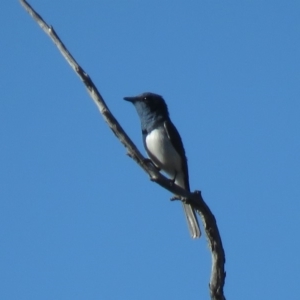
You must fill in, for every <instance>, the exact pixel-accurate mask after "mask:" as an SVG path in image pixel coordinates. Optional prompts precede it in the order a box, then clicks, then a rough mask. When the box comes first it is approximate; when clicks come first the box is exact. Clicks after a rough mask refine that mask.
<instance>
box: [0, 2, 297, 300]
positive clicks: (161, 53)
mask: <svg viewBox="0 0 300 300" xmlns="http://www.w3.org/2000/svg"><path fill="white" fill-rule="evenodd" d="M30 3H31V4H32V5H33V7H34V8H35V9H36V10H37V11H38V12H39V13H40V14H41V15H42V16H43V17H44V19H45V20H46V21H47V22H48V23H49V24H51V25H53V26H54V28H55V29H56V31H57V33H58V34H59V36H60V37H61V38H62V40H63V41H64V43H65V44H66V46H67V47H68V49H69V50H70V51H71V53H72V54H73V55H74V56H75V58H76V59H77V61H78V62H79V63H80V64H81V65H82V67H83V68H84V69H85V71H86V72H88V73H89V75H90V76H91V77H92V79H93V80H94V82H95V84H96V85H97V86H98V88H99V90H100V92H101V93H102V95H103V97H104V98H105V100H106V102H107V104H108V106H109V107H110V109H111V111H112V112H113V114H114V115H115V117H116V118H117V119H118V120H119V122H120V123H121V125H122V126H123V128H124V129H125V130H126V131H127V132H128V134H129V135H130V137H131V138H132V139H133V141H134V142H135V143H136V144H137V146H138V147H139V148H140V149H141V150H142V151H143V153H144V150H143V148H142V140H141V132H140V124H139V120H138V117H137V114H136V112H135V110H134V108H133V107H132V105H130V104H129V103H127V102H125V101H123V100H122V98H123V97H124V96H131V95H136V94H138V93H141V92H144V91H152V92H156V93H159V94H161V95H163V96H164V98H165V100H166V101H167V103H168V106H169V110H170V114H171V117H172V120H173V121H174V123H175V124H176V126H177V127H178V129H179V131H180V133H181V135H182V138H183V141H184V144H185V148H186V152H187V156H188V159H189V161H188V162H189V169H190V184H191V187H192V189H200V190H201V191H202V194H203V197H204V199H205V201H206V202H207V203H208V204H209V206H210V208H211V210H212V211H213V213H214V214H215V217H216V219H217V222H218V225H219V229H220V232H221V235H222V238H223V244H224V248H225V251H226V257H227V263H226V271H227V279H226V285H225V294H226V296H227V299H239V300H240V299H243V300H248V299H251V300H252V299H295V295H299V294H300V279H299V271H300V260H299V258H298V253H300V242H299V227H300V201H299V198H300V187H299V182H300V180H299V179H300V178H299V177H300V176H299V170H300V155H299V153H300V139H299V129H300V121H299V120H300V118H299V115H300V101H299V99H300V84H299V82H300V81H299V80H300V59H299V53H300V39H299V37H300V19H299V14H300V2H299V1H157V0H151V1H148V0H147V1H141V0H140V1H137V0H129V1H95V0H94V1H90V0H88V1H72V4H70V1H65V0H61V1H36V0H32V1H30ZM0 24H1V30H0V40H1V44H2V46H1V51H2V52H1V56H0V65H1V71H0V74H1V87H2V88H1V101H0V122H1V124H0V137H1V145H0V165H1V171H0V179H1V183H2V184H1V189H0V244H1V247H0V298H1V299H4V300H6V299H7V300H15V299H16V300H22V299H32V300H35V299H46V300H48V299H56V300H58V299H72V300H77V299H107V300H110V299H111V300H115V299H132V300H134V299H145V300H147V299H173V300H174V299H176V300H177V299H178V300H181V299H185V300H190V299H209V294H208V282H209V277H210V268H211V258H210V253H209V251H208V247H207V242H206V238H205V237H203V238H202V239H200V240H198V241H193V240H191V238H190V237H189V234H188V230H187V226H186V224H185V220H184V216H183V212H182V209H181V207H180V206H181V205H180V203H171V202H170V201H169V198H170V196H171V195H170V193H169V192H167V191H165V190H163V189H161V188H160V187H159V186H157V185H155V184H154V183H152V182H150V181H149V179H148V177H147V176H146V174H145V173H144V172H143V171H142V170H141V169H140V168H139V167H138V166H137V165H136V164H135V163H134V162H133V161H132V160H131V159H129V158H128V157H127V156H126V151H125V149H124V148H123V146H122V145H121V144H120V143H119V141H118V140H117V139H116V138H115V136H114V135H113V134H112V132H111V131H110V130H109V129H108V127H107V125H106V124H105V123H104V121H103V119H102V117H101V115H100V114H99V113H98V111H97V108H96V106H95V105H94V103H93V102H92V101H91V99H90V98H89V97H88V95H87V93H86V91H85V88H84V86H83V85H82V83H81V82H80V81H79V80H78V78H77V76H76V75H75V74H74V73H73V71H72V70H71V68H70V67H69V66H68V65H67V64H66V62H65V61H64V59H63V58H62V57H61V55H60V53H59V52H58V51H57V49H56V48H55V46H54V45H53V44H52V42H51V41H50V39H49V38H48V37H47V36H46V35H45V34H44V33H43V32H42V30H41V29H40V28H39V27H38V26H37V25H36V23H35V22H34V21H33V20H32V19H31V18H30V17H29V15H28V14H27V13H26V12H25V11H24V10H23V8H22V7H21V6H20V5H19V3H18V1H6V2H5V9H4V8H3V9H1V10H0Z"/></svg>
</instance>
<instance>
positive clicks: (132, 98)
mask: <svg viewBox="0 0 300 300" xmlns="http://www.w3.org/2000/svg"><path fill="white" fill-rule="evenodd" d="M123 99H124V100H126V101H129V102H131V103H134V102H135V101H136V97H124V98H123Z"/></svg>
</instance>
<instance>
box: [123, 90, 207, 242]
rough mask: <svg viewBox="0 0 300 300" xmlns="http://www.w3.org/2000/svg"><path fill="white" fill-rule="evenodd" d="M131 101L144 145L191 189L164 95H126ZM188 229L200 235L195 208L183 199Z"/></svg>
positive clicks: (178, 181)
mask: <svg viewBox="0 0 300 300" xmlns="http://www.w3.org/2000/svg"><path fill="white" fill-rule="evenodd" d="M124 100H126V101H129V102H131V103H132V104H133V105H134V106H135V108H136V110H137V113H138V115H139V118H140V121H141V127H142V136H143V143H144V148H145V150H146V152H147V154H148V156H149V158H150V160H151V161H152V162H153V164H154V165H155V166H156V167H157V168H158V169H160V170H162V171H164V172H165V173H166V174H167V175H168V176H169V177H170V179H171V180H172V181H173V182H174V183H175V184H177V185H178V186H180V187H181V188H183V189H185V190H187V191H189V192H190V184H189V173H188V165H187V158H186V155H185V149H184V146H183V143H182V139H181V136H180V134H179V132H178V130H177V129H176V127H175V125H174V124H173V123H172V121H171V119H170V116H169V111H168V107H167V104H166V102H165V100H164V99H163V97H162V96H160V95H158V94H154V93H150V92H146V93H142V94H140V95H138V96H134V97H124ZM182 204H183V209H184V213H185V216H186V220H187V223H188V228H189V231H190V234H191V237H192V238H193V239H196V238H199V237H200V236H201V231H200V228H199V223H198V219H197V216H196V213H195V210H194V209H193V207H192V206H191V205H190V204H188V203H185V202H182Z"/></svg>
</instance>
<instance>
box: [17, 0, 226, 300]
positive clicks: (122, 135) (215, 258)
mask: <svg viewBox="0 0 300 300" xmlns="http://www.w3.org/2000/svg"><path fill="white" fill-rule="evenodd" d="M20 3H21V5H22V6H23V7H24V8H25V10H26V11H27V12H28V13H29V14H30V15H31V16H32V18H33V19H34V20H35V21H36V22H37V23H38V25H39V26H40V27H41V28H42V29H43V30H44V32H45V33H46V34H47V35H48V36H49V37H50V38H51V40H52V41H53V42H54V44H55V45H56V47H57V48H58V50H59V51H60V52H61V54H62V55H63V57H64V58H65V59H66V60H67V62H68V63H69V65H70V66H71V67H72V69H73V70H74V71H75V73H76V74H77V75H78V76H79V78H80V79H81V80H82V81H83V83H84V85H85V86H86V88H87V91H88V93H89V95H90V96H91V98H92V99H93V101H94V102H95V104H96V105H97V107H98V109H99V111H100V113H101V114H102V116H103V118H104V120H105V122H106V123H107V124H108V126H109V127H110V129H111V130H112V131H113V133H114V134H115V135H116V137H117V138H118V139H119V140H120V142H121V143H122V144H123V145H124V146H125V147H126V149H127V151H128V155H129V156H130V157H131V158H132V159H133V160H135V161H136V162H137V163H138V164H139V165H140V166H141V168H142V169H143V170H144V171H145V172H146V173H147V174H148V175H149V177H150V179H151V180H152V181H154V182H156V183H157V184H159V185H160V186H162V187H163V188H165V189H167V190H168V191H170V192H172V193H174V194H176V195H179V197H177V199H179V200H181V201H187V202H189V203H190V204H191V205H192V206H193V207H194V208H195V209H196V210H197V211H198V213H199V214H200V216H201V219H202V222H203V226H204V229H205V232H206V235H207V238H208V242H209V247H210V250H211V253H212V272H211V278H210V283H209V289H210V296H211V299H212V300H225V296H224V293H223V287H224V284H225V276H226V273H225V267H224V265H225V252H224V249H223V246H222V240H221V236H220V233H219V229H218V226H217V222H216V219H215V217H214V215H213V214H212V212H211V211H210V209H209V207H208V206H207V204H206V203H205V202H204V200H203V198H202V195H201V192H199V191H195V192H194V193H189V192H187V191H186V190H184V189H182V188H181V187H179V186H177V185H175V184H172V183H171V182H170V180H169V179H167V178H166V177H165V176H163V175H162V174H161V173H159V171H158V170H157V169H156V168H155V167H154V166H153V165H152V164H151V163H149V161H148V160H147V159H145V158H144V156H143V155H142V154H141V153H140V152H139V150H138V149H137V147H136V146H135V145H134V143H133V142H132V141H131V139H130V138H129V137H128V135H127V134H126V132H125V131H124V130H123V128H122V127H121V126H120V124H119V123H118V121H117V120H116V119H115V117H114V116H113V115H112V113H111V112H110V110H109V109H108V107H107V105H106V104H105V101H104V99H103V98H102V96H101V94H100V93H99V91H98V90H97V88H96V86H95V85H94V83H93V81H92V80H91V78H90V77H89V75H88V74H87V73H86V72H85V71H84V70H83V69H82V68H81V66H80V65H79V64H78V63H77V62H76V60H75V59H74V58H73V56H72V55H71V53H70V52H69V51H68V50H67V48H66V47H65V45H64V44H63V43H62V41H61V40H60V38H59V37H58V35H57V34H56V32H55V31H54V29H53V27H51V26H49V25H48V24H47V23H46V22H45V21H44V20H43V18H42V17H41V16H40V15H39V14H38V13H37V12H36V11H35V10H34V9H33V8H32V7H31V6H30V5H29V4H28V2H27V1H25V0H20Z"/></svg>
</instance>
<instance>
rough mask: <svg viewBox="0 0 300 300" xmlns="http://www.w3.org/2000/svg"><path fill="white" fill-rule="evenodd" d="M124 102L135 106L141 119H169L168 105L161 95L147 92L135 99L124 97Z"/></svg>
mask: <svg viewBox="0 0 300 300" xmlns="http://www.w3.org/2000/svg"><path fill="white" fill-rule="evenodd" d="M124 100H126V101H129V102H131V103H132V104H133V105H134V106H135V108H136V110H137V112H138V114H139V116H140V118H141V119H143V118H153V117H163V118H168V117H169V112H168V107H167V104H166V102H165V100H164V99H163V97H162V96H160V95H157V94H154V93H149V92H147V93H143V94H141V95H138V96H135V97H124Z"/></svg>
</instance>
